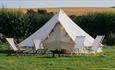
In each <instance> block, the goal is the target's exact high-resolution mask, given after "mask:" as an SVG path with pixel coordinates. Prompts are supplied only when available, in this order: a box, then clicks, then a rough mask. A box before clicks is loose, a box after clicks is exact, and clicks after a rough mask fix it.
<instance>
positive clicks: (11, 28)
mask: <svg viewBox="0 0 115 70" xmlns="http://www.w3.org/2000/svg"><path fill="white" fill-rule="evenodd" d="M53 15H54V14H53V13H52V12H47V11H46V10H40V9H38V10H37V11H34V10H32V9H29V10H27V12H26V13H20V12H8V11H6V10H4V9H3V10H2V11H1V12H0V40H1V41H4V38H5V37H13V38H16V39H17V41H18V42H20V41H22V40H23V39H25V38H27V37H28V36H29V35H31V34H32V33H34V32H35V31H36V30H38V29H39V28H40V27H41V26H43V25H44V24H45V23H46V22H47V21H48V20H49V19H50V18H51V17H52V16H53ZM70 17H71V19H72V20H73V21H74V22H75V23H76V24H78V25H79V26H80V27H81V28H82V29H83V30H85V31H86V32H87V33H89V34H90V35H91V36H92V37H94V38H95V37H96V35H105V37H106V38H105V40H104V43H105V44H107V45H115V30H114V28H115V14H114V13H90V14H87V15H82V16H76V15H71V16H70Z"/></svg>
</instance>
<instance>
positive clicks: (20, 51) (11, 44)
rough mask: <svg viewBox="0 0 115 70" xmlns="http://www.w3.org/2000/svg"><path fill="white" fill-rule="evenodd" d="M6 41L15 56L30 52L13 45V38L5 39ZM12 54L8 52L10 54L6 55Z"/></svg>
mask: <svg viewBox="0 0 115 70" xmlns="http://www.w3.org/2000/svg"><path fill="white" fill-rule="evenodd" d="M6 40H7V41H8V43H9V45H10V47H11V49H12V50H13V51H14V52H15V53H16V54H17V53H28V52H30V50H28V49H24V48H21V47H19V46H18V45H17V44H16V43H15V41H14V39H13V38H6ZM14 52H12V51H10V52H8V55H11V54H12V53H14Z"/></svg>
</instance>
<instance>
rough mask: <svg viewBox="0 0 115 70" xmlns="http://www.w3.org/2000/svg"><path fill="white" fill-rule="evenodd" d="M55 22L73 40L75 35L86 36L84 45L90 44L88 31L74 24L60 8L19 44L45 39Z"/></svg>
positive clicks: (26, 44) (28, 43) (30, 43)
mask: <svg viewBox="0 0 115 70" xmlns="http://www.w3.org/2000/svg"><path fill="white" fill-rule="evenodd" d="M57 22H60V24H61V25H62V26H63V27H64V28H65V31H66V32H67V33H68V35H69V36H70V37H71V39H72V40H73V41H74V42H75V38H76V36H86V38H85V42H84V45H85V46H91V45H92V43H93V41H94V38H92V37H91V36H90V35H89V34H88V33H86V32H85V31H84V30H83V29H81V28H80V27H79V26H78V25H76V24H75V23H74V22H73V21H72V20H71V19H70V18H69V17H68V16H67V15H66V14H65V13H64V12H63V10H60V11H59V13H57V14H55V15H54V16H53V17H52V18H51V19H50V20H49V21H48V22H47V23H46V24H45V25H43V26H42V27H41V28H40V29H39V30H37V31H36V32H35V33H33V34H32V35H31V36H29V37H28V38H26V39H25V40H24V41H22V42H21V43H19V45H20V46H33V39H37V38H38V39H43V40H44V39H45V38H46V37H47V36H48V34H49V33H50V32H51V31H52V29H53V28H54V26H55V25H56V23H57Z"/></svg>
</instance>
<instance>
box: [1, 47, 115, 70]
mask: <svg viewBox="0 0 115 70" xmlns="http://www.w3.org/2000/svg"><path fill="white" fill-rule="evenodd" d="M3 47H5V46H3V45H1V46H0V70H115V46H105V47H103V50H104V52H103V53H101V54H97V55H92V54H90V55H65V56H62V57H55V58H52V56H51V55H49V56H48V55H32V54H31V55H22V54H20V55H15V56H6V55H7V54H6V53H5V52H6V51H5V49H6V48H3Z"/></svg>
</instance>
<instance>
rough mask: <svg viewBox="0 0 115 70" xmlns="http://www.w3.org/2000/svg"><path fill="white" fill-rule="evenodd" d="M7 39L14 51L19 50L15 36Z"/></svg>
mask: <svg viewBox="0 0 115 70" xmlns="http://www.w3.org/2000/svg"><path fill="white" fill-rule="evenodd" d="M6 40H7V41H8V43H9V44H10V47H11V48H12V49H13V50H14V51H17V50H18V48H17V47H16V44H15V42H14V39H13V38H6Z"/></svg>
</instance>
